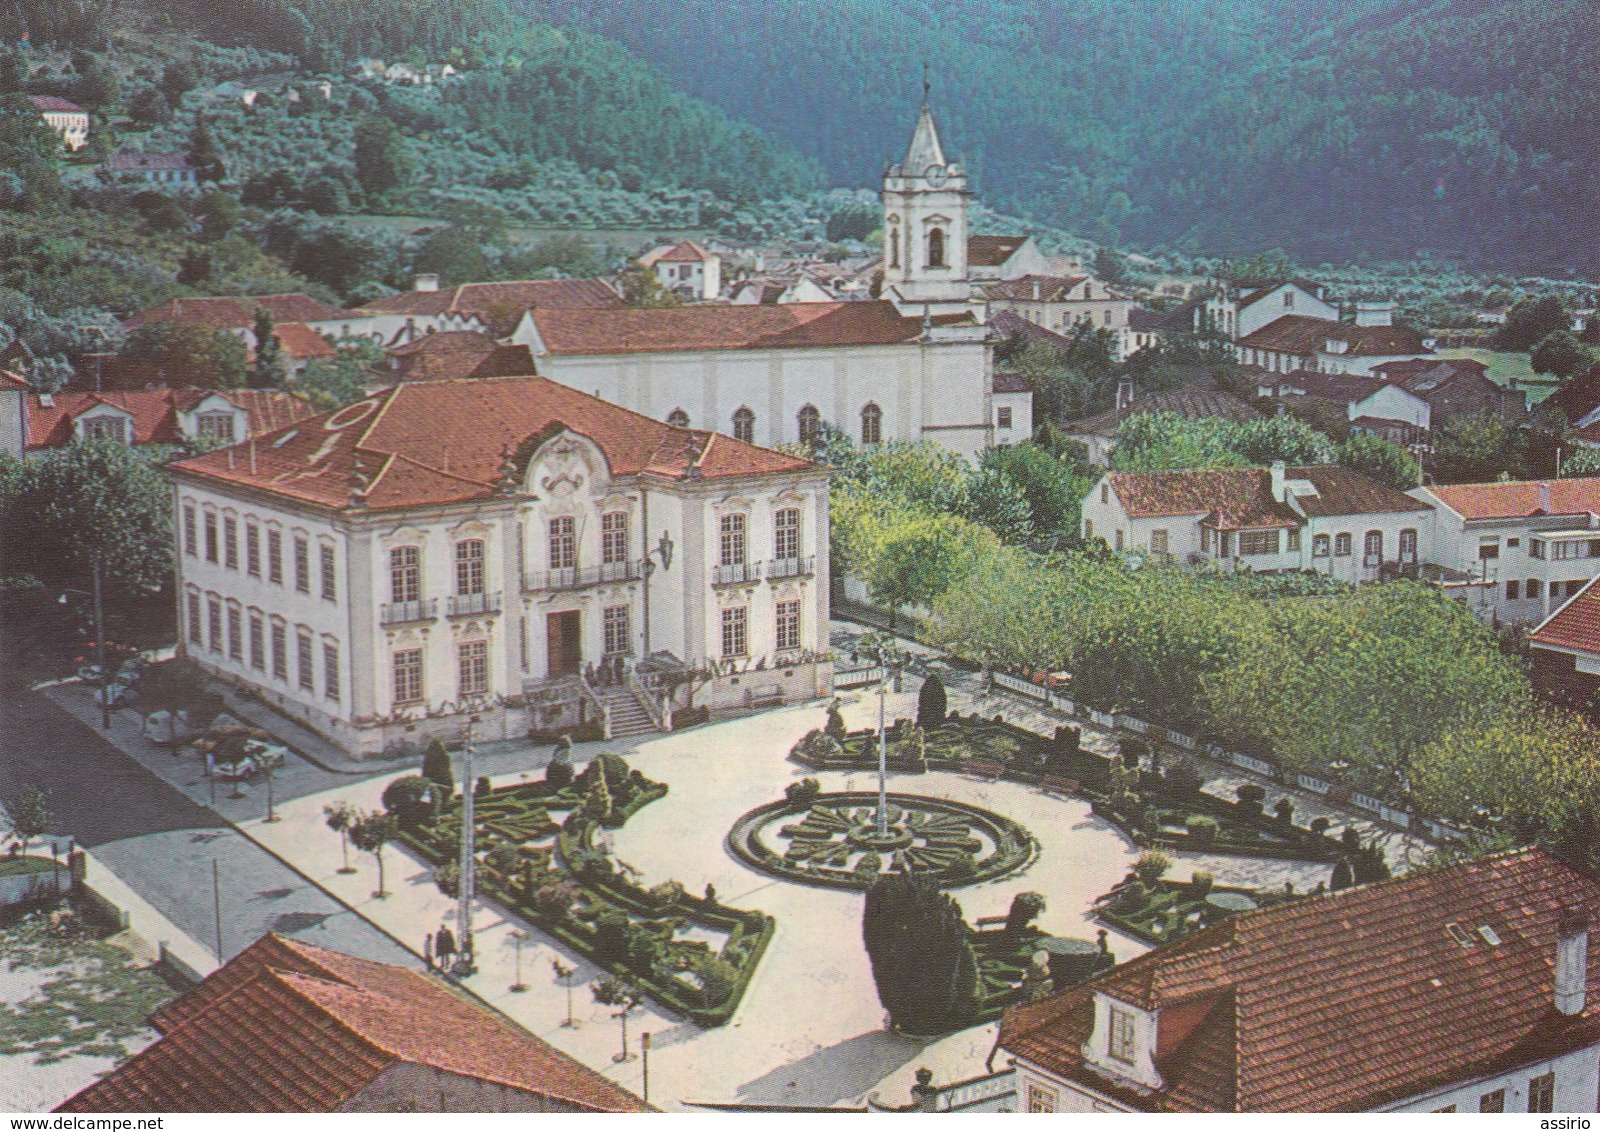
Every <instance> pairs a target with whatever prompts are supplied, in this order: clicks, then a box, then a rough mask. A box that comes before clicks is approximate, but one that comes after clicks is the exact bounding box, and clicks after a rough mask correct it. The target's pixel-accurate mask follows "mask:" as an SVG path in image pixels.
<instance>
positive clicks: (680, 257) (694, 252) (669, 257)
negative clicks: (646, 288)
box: [656, 240, 711, 263]
mask: <svg viewBox="0 0 1600 1132" xmlns="http://www.w3.org/2000/svg"><path fill="white" fill-rule="evenodd" d="M710 258H711V255H710V253H708V252H707V251H706V250H705V249H704V248H702V247H701V246H700V245H699V244H697V243H695V242H694V241H693V240H683V241H681V242H679V243H676V244H673V245H672V246H671V247H670V248H668V249H667V250H666V251H665V252H663V253H662V254H661V256H660V258H659V259H657V260H656V262H657V263H702V262H704V261H705V260H708V259H710Z"/></svg>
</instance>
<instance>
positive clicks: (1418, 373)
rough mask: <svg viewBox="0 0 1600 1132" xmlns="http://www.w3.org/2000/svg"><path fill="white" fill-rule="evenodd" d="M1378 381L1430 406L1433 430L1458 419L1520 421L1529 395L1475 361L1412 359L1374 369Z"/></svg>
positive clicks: (1389, 363)
mask: <svg viewBox="0 0 1600 1132" xmlns="http://www.w3.org/2000/svg"><path fill="white" fill-rule="evenodd" d="M1372 373H1373V376H1375V377H1381V378H1383V379H1384V380H1385V381H1389V382H1393V383H1394V384H1396V385H1398V386H1400V387H1401V388H1402V389H1405V390H1406V391H1407V392H1409V393H1413V394H1415V395H1416V396H1418V397H1420V398H1422V399H1423V400H1424V401H1426V402H1427V403H1428V419H1429V422H1430V425H1429V427H1430V428H1433V429H1440V428H1443V427H1444V426H1445V425H1447V424H1449V423H1450V422H1451V421H1452V420H1455V419H1456V418H1457V417H1469V416H1492V417H1500V418H1502V419H1504V420H1520V419H1521V418H1522V416H1523V415H1524V414H1525V413H1527V411H1528V395H1527V393H1526V392H1524V391H1522V390H1520V389H1511V388H1508V387H1506V386H1504V385H1501V384H1500V383H1499V382H1496V381H1493V380H1491V379H1490V377H1489V367H1488V366H1486V365H1484V364H1483V363H1482V362H1479V361H1474V360H1472V359H1471V358H1412V359H1410V360H1408V361H1401V362H1383V363H1381V364H1379V365H1375V366H1373V367H1372Z"/></svg>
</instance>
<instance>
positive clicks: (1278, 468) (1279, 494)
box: [1272, 460, 1287, 503]
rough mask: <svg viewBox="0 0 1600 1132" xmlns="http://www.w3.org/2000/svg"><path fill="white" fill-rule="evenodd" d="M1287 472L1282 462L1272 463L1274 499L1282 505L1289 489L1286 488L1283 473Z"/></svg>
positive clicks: (1275, 461)
mask: <svg viewBox="0 0 1600 1132" xmlns="http://www.w3.org/2000/svg"><path fill="white" fill-rule="evenodd" d="M1284 471H1285V468H1284V465H1283V461H1282V460H1274V461H1272V498H1273V500H1274V502H1277V503H1282V502H1283V501H1284V496H1285V493H1286V491H1287V488H1286V487H1285V486H1284V482H1283V473H1284Z"/></svg>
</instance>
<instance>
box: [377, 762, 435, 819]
mask: <svg viewBox="0 0 1600 1132" xmlns="http://www.w3.org/2000/svg"><path fill="white" fill-rule="evenodd" d="M433 790H434V785H433V783H431V782H429V781H428V780H427V779H426V778H423V777H422V776H421V775H420V774H411V775H407V776H406V777H404V778H397V779H395V780H394V781H393V782H391V783H389V785H388V786H386V787H384V789H383V808H384V809H385V810H388V811H389V812H390V813H391V814H393V815H394V816H395V818H396V819H397V820H398V821H399V822H400V824H401V825H403V826H405V827H406V828H408V829H415V828H416V827H417V826H419V825H421V824H422V823H423V822H425V821H427V820H428V819H429V818H430V817H432V816H433Z"/></svg>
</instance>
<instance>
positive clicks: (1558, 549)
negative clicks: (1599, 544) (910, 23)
mask: <svg viewBox="0 0 1600 1132" xmlns="http://www.w3.org/2000/svg"><path fill="white" fill-rule="evenodd" d="M1588 557H1589V544H1588V543H1587V542H1571V541H1569V542H1553V543H1551V544H1550V559H1551V561H1553V562H1559V561H1562V560H1563V559H1567V558H1588Z"/></svg>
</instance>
